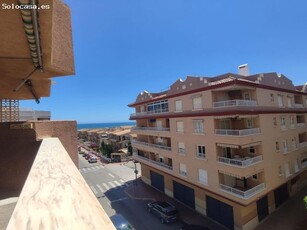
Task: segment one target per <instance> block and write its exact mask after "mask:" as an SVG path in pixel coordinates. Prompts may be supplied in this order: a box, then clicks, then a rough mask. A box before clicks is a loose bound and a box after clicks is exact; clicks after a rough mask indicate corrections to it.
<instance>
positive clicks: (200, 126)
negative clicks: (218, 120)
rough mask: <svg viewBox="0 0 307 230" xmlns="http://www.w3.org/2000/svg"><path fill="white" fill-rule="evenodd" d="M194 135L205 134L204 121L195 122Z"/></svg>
mask: <svg viewBox="0 0 307 230" xmlns="http://www.w3.org/2000/svg"><path fill="white" fill-rule="evenodd" d="M193 126H194V133H204V121H203V120H193Z"/></svg>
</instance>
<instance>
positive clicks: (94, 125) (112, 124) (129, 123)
mask: <svg viewBox="0 0 307 230" xmlns="http://www.w3.org/2000/svg"><path fill="white" fill-rule="evenodd" d="M120 126H135V122H133V121H127V122H110V123H88V124H79V123H78V124H77V127H78V129H99V128H113V127H120Z"/></svg>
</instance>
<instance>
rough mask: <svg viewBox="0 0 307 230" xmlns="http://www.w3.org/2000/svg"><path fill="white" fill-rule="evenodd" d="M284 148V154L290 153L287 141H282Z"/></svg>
mask: <svg viewBox="0 0 307 230" xmlns="http://www.w3.org/2000/svg"><path fill="white" fill-rule="evenodd" d="M282 147H283V150H282V152H283V153H287V152H288V144H287V141H286V140H284V141H282Z"/></svg>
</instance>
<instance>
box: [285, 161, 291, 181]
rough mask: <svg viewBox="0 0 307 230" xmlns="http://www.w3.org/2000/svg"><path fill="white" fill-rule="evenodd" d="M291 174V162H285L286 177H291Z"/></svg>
mask: <svg viewBox="0 0 307 230" xmlns="http://www.w3.org/2000/svg"><path fill="white" fill-rule="evenodd" d="M290 175H291V174H290V168H289V163H285V176H286V178H287V177H289V176H290Z"/></svg>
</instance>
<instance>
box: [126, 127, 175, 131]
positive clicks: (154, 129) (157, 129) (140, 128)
mask: <svg viewBox="0 0 307 230" xmlns="http://www.w3.org/2000/svg"><path fill="white" fill-rule="evenodd" d="M131 130H150V131H164V132H169V131H170V128H163V127H132V128H131Z"/></svg>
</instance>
